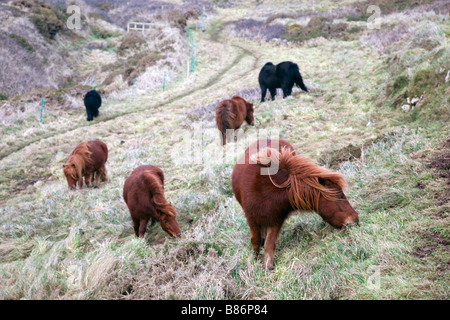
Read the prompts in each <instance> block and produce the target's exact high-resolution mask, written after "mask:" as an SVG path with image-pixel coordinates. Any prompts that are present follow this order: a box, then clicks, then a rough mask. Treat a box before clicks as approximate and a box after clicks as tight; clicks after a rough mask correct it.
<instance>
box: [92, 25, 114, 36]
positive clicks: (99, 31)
mask: <svg viewBox="0 0 450 320" xmlns="http://www.w3.org/2000/svg"><path fill="white" fill-rule="evenodd" d="M91 31H92V35H93V36H94V37H95V38H97V39H107V38H112V37H118V36H120V32H118V31H111V30H107V29H105V28H102V27H99V26H93V27H92V28H91Z"/></svg>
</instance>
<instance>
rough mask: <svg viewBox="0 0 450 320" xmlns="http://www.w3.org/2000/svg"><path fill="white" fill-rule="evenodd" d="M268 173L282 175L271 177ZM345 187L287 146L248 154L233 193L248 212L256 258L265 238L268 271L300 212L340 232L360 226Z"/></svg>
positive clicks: (274, 143)
mask: <svg viewBox="0 0 450 320" xmlns="http://www.w3.org/2000/svg"><path fill="white" fill-rule="evenodd" d="M269 167H272V169H273V168H275V169H277V170H276V171H272V172H270V170H269ZM272 169H271V170H272ZM275 172H276V173H275ZM268 173H270V175H269V174H268ZM344 186H345V182H344V179H343V177H342V176H341V174H339V173H337V172H333V171H331V170H328V169H325V168H322V167H320V166H318V165H317V164H315V163H313V162H312V161H311V160H310V159H308V158H306V157H303V156H299V155H296V154H295V151H294V148H293V147H292V145H291V144H290V143H289V142H287V141H286V140H282V139H280V140H269V139H267V140H258V141H255V142H253V143H252V144H251V145H250V146H249V147H248V148H247V150H246V151H245V153H244V155H243V156H242V157H241V158H240V159H239V160H238V162H237V163H236V165H235V166H234V169H233V173H232V187H233V193H234V195H235V196H236V199H237V200H238V202H239V203H240V204H241V206H242V208H243V209H244V212H245V217H246V219H247V223H248V225H249V227H250V241H251V244H252V247H253V250H254V252H255V257H256V258H258V257H259V250H260V246H261V245H262V241H264V238H266V239H265V244H264V261H263V263H264V266H265V268H266V269H269V270H270V269H273V259H274V258H273V257H274V252H275V245H276V241H277V238H278V235H279V233H280V230H281V227H282V226H283V223H284V221H285V220H286V219H287V218H288V217H289V216H290V214H291V213H292V212H293V211H295V210H299V211H315V212H317V213H318V214H319V215H320V216H321V217H322V218H323V219H324V220H325V221H326V222H328V223H329V224H331V225H332V226H333V227H336V228H345V227H347V226H350V225H351V224H355V223H356V224H358V223H359V220H358V214H357V213H356V212H355V210H354V209H353V208H352V206H351V205H350V203H349V202H348V200H347V198H346V197H345V195H344V193H343V192H342V188H344Z"/></svg>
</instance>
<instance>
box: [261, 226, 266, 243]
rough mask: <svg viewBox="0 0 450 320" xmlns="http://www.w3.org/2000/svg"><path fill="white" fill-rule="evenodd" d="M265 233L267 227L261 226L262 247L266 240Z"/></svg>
mask: <svg viewBox="0 0 450 320" xmlns="http://www.w3.org/2000/svg"><path fill="white" fill-rule="evenodd" d="M266 235H267V228H266V227H262V228H261V246H263V247H264V243H265V242H266Z"/></svg>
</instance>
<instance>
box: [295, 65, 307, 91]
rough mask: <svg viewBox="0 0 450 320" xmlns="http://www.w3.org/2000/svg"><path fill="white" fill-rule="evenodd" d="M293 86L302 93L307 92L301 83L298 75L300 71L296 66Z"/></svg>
mask: <svg viewBox="0 0 450 320" xmlns="http://www.w3.org/2000/svg"><path fill="white" fill-rule="evenodd" d="M295 84H296V85H297V87H299V88H300V89H302V90H303V91H305V92H308V88H306V86H305V84H304V83H303V78H302V76H301V74H300V71H299V70H298V66H297V67H296V68H295Z"/></svg>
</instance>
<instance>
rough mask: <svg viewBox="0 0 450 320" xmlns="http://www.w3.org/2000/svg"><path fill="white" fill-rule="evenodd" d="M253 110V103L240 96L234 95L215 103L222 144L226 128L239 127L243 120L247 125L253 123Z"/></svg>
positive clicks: (224, 140)
mask: <svg viewBox="0 0 450 320" xmlns="http://www.w3.org/2000/svg"><path fill="white" fill-rule="evenodd" d="M253 111H254V109H253V104H251V103H249V102H247V101H245V100H244V99H243V98H241V97H240V96H234V97H233V98H231V99H230V100H223V101H222V102H220V103H219V104H218V105H217V107H216V124H217V128H218V129H219V131H220V132H221V133H222V143H223V145H225V144H226V143H227V129H233V130H234V129H239V128H240V126H241V125H242V123H243V122H244V120H245V121H247V123H248V124H249V125H254V123H255V119H254V118H253ZM235 139H236V136H235Z"/></svg>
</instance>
